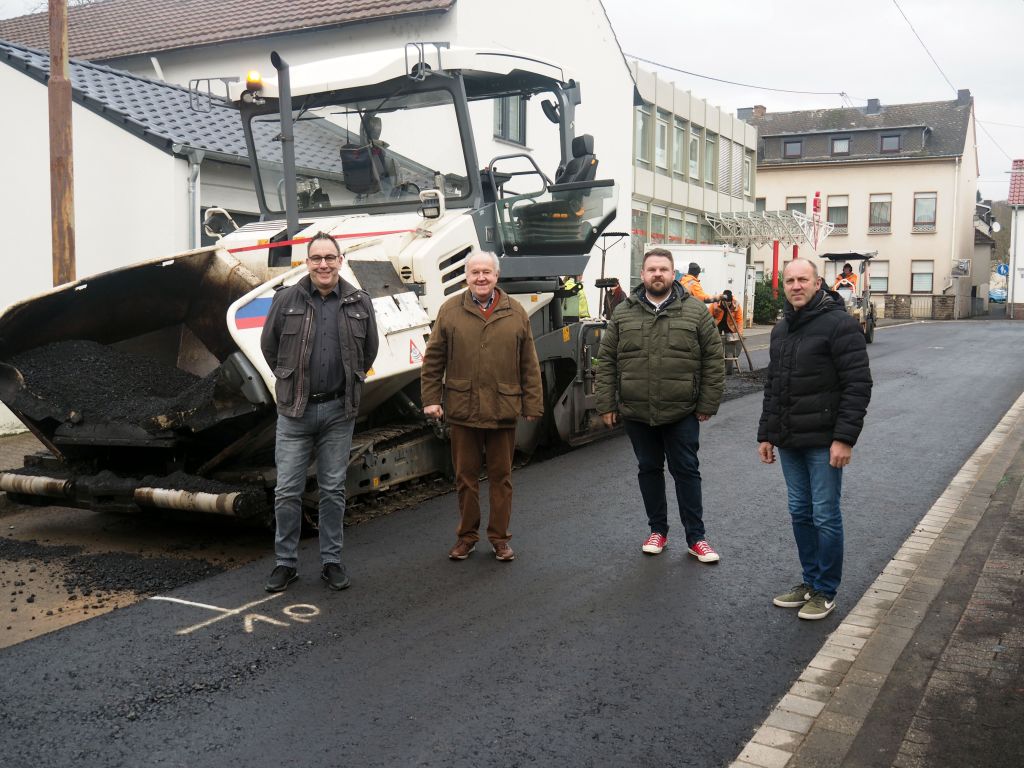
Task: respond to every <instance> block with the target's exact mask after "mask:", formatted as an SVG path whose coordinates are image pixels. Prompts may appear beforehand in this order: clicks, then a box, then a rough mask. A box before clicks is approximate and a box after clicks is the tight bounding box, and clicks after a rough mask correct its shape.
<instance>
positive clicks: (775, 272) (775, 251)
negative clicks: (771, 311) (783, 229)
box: [772, 240, 779, 299]
mask: <svg viewBox="0 0 1024 768" xmlns="http://www.w3.org/2000/svg"><path fill="white" fill-rule="evenodd" d="M772 298H773V299H777V298H779V241H778V240H772Z"/></svg>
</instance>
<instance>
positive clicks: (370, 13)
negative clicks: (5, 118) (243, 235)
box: [0, 0, 455, 61]
mask: <svg viewBox="0 0 1024 768" xmlns="http://www.w3.org/2000/svg"><path fill="white" fill-rule="evenodd" d="M454 4H455V0H302V1H301V2H296V0H260V2H253V0H101V1H100V2H96V3H92V4H89V5H80V6H76V7H74V8H70V9H69V10H68V50H69V53H70V55H71V56H74V57H77V58H82V59H91V60H93V61H103V60H107V59H115V58H121V57H124V56H135V55H140V54H147V55H148V54H153V53H158V52H160V51H172V50H178V49H181V48H194V47H196V46H201V45H213V44H216V43H224V42H228V41H233V40H248V39H251V38H255V37H266V36H269V35H277V34H282V33H285V32H298V31H301V30H313V29H324V28H330V27H337V26H341V25H343V24H353V23H357V22H363V21H370V20H372V19H380V18H385V17H392V16H406V15H410V14H418V13H432V12H433V13H441V12H445V11H448V10H450V9H451V7H452V6H453V5H454ZM48 25H49V20H48V14H47V13H34V14H30V15H28V16H20V17H18V18H14V19H6V20H3V21H0V39H3V40H10V41H12V42H16V43H19V44H21V45H26V46H30V47H34V48H39V49H41V50H48V49H49V26H48Z"/></svg>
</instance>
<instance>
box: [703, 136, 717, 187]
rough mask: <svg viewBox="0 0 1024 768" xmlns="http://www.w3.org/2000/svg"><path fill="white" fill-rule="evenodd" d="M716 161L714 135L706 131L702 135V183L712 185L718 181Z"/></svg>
mask: <svg viewBox="0 0 1024 768" xmlns="http://www.w3.org/2000/svg"><path fill="white" fill-rule="evenodd" d="M717 176H718V163H717V162H716V158H715V136H714V134H711V133H708V134H706V135H705V136H704V183H705V184H707V185H708V186H709V187H714V186H715V184H716V182H717V181H718V178H717Z"/></svg>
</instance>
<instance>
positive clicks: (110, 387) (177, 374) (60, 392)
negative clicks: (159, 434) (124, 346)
mask: <svg viewBox="0 0 1024 768" xmlns="http://www.w3.org/2000/svg"><path fill="white" fill-rule="evenodd" d="M8 362H9V363H10V364H11V365H12V366H14V367H15V368H17V369H18V370H19V371H21V374H22V377H23V378H24V380H25V388H26V390H27V391H28V392H29V393H30V394H31V395H32V396H34V397H36V398H38V399H40V400H43V401H45V402H46V403H48V404H49V405H50V407H51V408H52V409H53V410H55V411H57V412H59V413H61V414H63V415H64V416H65V418H68V419H71V420H76V421H77V420H81V421H86V422H92V423H107V422H127V423H132V424H138V425H140V426H146V425H147V424H148V423H149V422H151V421H152V420H153V419H154V418H155V417H157V416H162V415H165V414H172V413H190V412H193V411H196V410H198V409H200V408H202V407H203V406H204V405H206V404H207V403H209V402H211V401H212V400H213V393H214V386H215V383H216V382H215V376H214V374H210V375H209V376H206V377H203V378H200V377H198V376H194V375H193V374H191V373H188V372H187V371H183V370H181V369H179V368H176V367H174V366H172V365H166V364H164V363H160V362H159V361H157V360H154V359H152V358H149V357H143V356H141V355H134V354H131V353H129V352H123V351H121V350H118V349H115V348H114V347H110V346H107V345H105V344H99V343H97V342H94V341H84V340H79V339H74V340H71V341H59V342H54V343H52V344H47V345H45V346H42V347H37V348H35V349H30V350H27V351H25V352H22V353H20V354H18V355H15V356H14V357H13V358H11V359H10V360H9V361H8Z"/></svg>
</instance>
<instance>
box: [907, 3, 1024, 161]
mask: <svg viewBox="0 0 1024 768" xmlns="http://www.w3.org/2000/svg"><path fill="white" fill-rule="evenodd" d="M892 4H893V5H895V6H896V10H897V11H899V12H900V16H902V17H903V20H904V21H906V22H907V26H908V27H910V31H911V32H913V33H914V37H916V38H917V42H919V43H920V44H921V47H922V48H924V52H925V53H927V54H928V58H929V59H931V60H932V64H934V65H935V68H936V69H937V70H939V74H940V75H942V79H943V80H945V81H946V82H947V83H948V84H949V87H950V88H952V89H953V92H954V93H955V92H956V90H957V88H956V86H955V85H953V82H952V81H951V80H950V79H949V78H948V77H946V73H945V72H943V71H942V67H940V66H939V62H938V61H936V60H935V57H934V56H932V52H931V51H929V50H928V46H927V45H925V44H924V40H922V39H921V36H920V35H919V34H917V30H916V29H914V25H913V24H912V23H911V21H910V19H908V18H907V14H905V13H904V12H903V9H902V8H900V4H899V2H898V0H892ZM975 122H976V123H977V124H978V127H979V128H981V130H982V131H984V132H985V135H986V136H988V138H989V141H991V142H992V143H993V144H994V145H995V147H996V149H998V150H999V151H1000V152H1002V153H1003V156H1004V157H1005V158H1006V159H1007V160H1012V158H1011V157H1010V155H1009V154H1007V152H1006V150H1005V149H1003V148H1002V147H1001V146H999V142H998V141H996V139H995V137H994V136H993V135H992V134H991V133H989V131H988V128H986V127H985V126H984V125H983V124H982V122H981V120H978V119H977V113H975Z"/></svg>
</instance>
